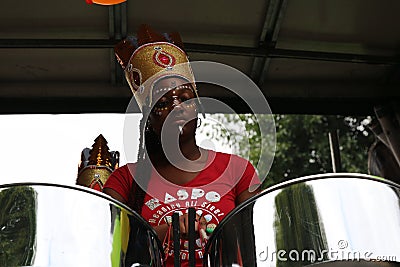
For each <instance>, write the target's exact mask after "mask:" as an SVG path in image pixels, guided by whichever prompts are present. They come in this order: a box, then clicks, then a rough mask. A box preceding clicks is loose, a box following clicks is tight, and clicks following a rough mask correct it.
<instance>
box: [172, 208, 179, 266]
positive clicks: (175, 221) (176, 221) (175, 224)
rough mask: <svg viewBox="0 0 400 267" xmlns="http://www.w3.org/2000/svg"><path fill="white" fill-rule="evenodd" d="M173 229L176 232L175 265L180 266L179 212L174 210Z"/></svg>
mask: <svg viewBox="0 0 400 267" xmlns="http://www.w3.org/2000/svg"><path fill="white" fill-rule="evenodd" d="M172 231H173V233H174V267H180V266H181V263H180V253H181V250H180V246H181V242H180V240H181V238H180V231H179V213H177V212H174V214H172Z"/></svg>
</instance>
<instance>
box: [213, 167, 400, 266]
mask: <svg viewBox="0 0 400 267" xmlns="http://www.w3.org/2000/svg"><path fill="white" fill-rule="evenodd" d="M399 262H400V187H399V185H397V184H394V183H392V182H389V181H386V180H384V179H380V178H376V177H372V176H368V175H362V174H346V173H345V174H324V175H314V176H308V177H304V178H298V179H294V180H290V181H288V182H285V183H282V184H278V185H276V186H273V187H271V188H269V189H267V190H265V191H263V192H262V193H261V194H260V195H258V196H256V197H253V198H251V199H249V200H248V201H247V202H245V203H243V204H242V205H240V206H239V207H237V208H236V209H235V210H234V211H233V212H231V213H230V214H229V215H228V216H227V217H226V218H225V219H224V220H223V221H222V222H221V223H220V224H219V225H218V227H217V228H216V229H215V231H214V233H213V235H212V236H211V238H210V240H209V242H208V244H207V247H206V255H205V266H268V267H277V266H279V267H284V266H288V267H289V266H290V267H297V266H310V267H311V266H315V267H335V266H346V267H359V266H371V267H373V266H400V263H399Z"/></svg>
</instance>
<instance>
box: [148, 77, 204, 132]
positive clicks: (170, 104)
mask: <svg viewBox="0 0 400 267" xmlns="http://www.w3.org/2000/svg"><path fill="white" fill-rule="evenodd" d="M168 88H174V89H168ZM164 89H165V90H164ZM154 92H155V95H154V96H153V100H154V101H157V102H156V103H155V104H154V106H153V108H152V111H151V113H150V115H149V120H150V124H151V127H152V129H153V131H154V132H155V133H156V134H157V135H158V136H161V131H165V133H166V134H167V135H168V136H169V135H170V134H173V133H180V135H181V136H183V135H189V136H190V135H193V136H194V133H195V131H196V125H197V120H196V119H197V104H196V101H195V94H194V92H193V88H192V85H191V84H190V83H187V82H186V81H185V80H183V79H181V78H178V77H170V78H165V79H163V80H161V81H159V82H158V83H157V85H156V86H155V87H154ZM164 92H166V93H165V94H164V95H163V93H164ZM163 127H164V128H163ZM163 133H164V132H163Z"/></svg>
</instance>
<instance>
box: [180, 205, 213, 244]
mask: <svg viewBox="0 0 400 267" xmlns="http://www.w3.org/2000/svg"><path fill="white" fill-rule="evenodd" d="M206 226H207V221H206V219H205V218H204V217H203V216H202V212H201V211H200V210H198V211H197V212H196V220H195V222H194V230H195V231H196V232H202V231H204V233H205V230H206ZM179 232H180V236H181V238H182V239H188V238H189V213H188V212H186V213H184V214H182V215H180V216H179Z"/></svg>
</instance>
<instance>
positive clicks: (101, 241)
mask: <svg viewBox="0 0 400 267" xmlns="http://www.w3.org/2000/svg"><path fill="white" fill-rule="evenodd" d="M160 248H161V246H160V244H159V241H158V238H157V235H156V234H155V232H154V230H153V229H152V228H151V227H150V226H149V225H148V224H147V222H146V221H144V220H143V219H142V218H141V217H140V216H139V215H137V214H136V213H135V212H133V211H132V210H130V209H129V208H128V207H126V206H124V205H123V204H120V203H119V202H117V201H115V200H113V199H112V198H109V197H108V196H107V195H105V194H102V193H100V192H97V191H94V190H91V189H87V188H85V187H80V186H61V185H52V184H11V185H3V186H0V266H57V267H58V266H68V267H70V266H96V267H98V266H105V267H106V266H112V267H115V266H129V267H131V266H162V258H163V255H162V254H163V252H162V250H161V249H160Z"/></svg>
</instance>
